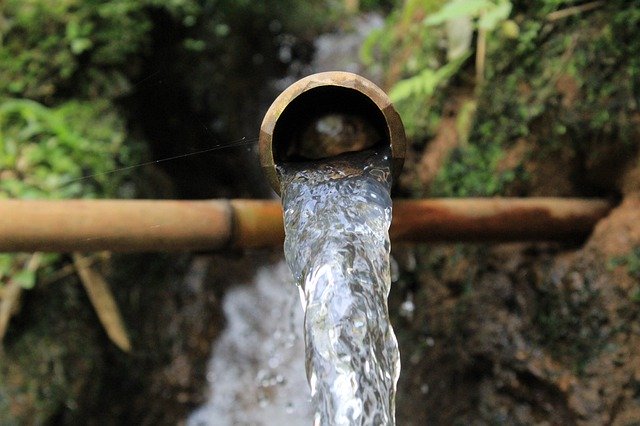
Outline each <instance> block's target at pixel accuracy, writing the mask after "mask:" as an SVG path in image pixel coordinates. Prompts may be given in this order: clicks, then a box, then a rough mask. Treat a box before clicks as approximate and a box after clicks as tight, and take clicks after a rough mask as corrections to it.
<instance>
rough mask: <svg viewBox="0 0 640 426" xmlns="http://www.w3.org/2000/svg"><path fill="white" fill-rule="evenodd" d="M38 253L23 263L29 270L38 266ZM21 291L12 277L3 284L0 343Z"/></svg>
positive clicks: (0, 303)
mask: <svg viewBox="0 0 640 426" xmlns="http://www.w3.org/2000/svg"><path fill="white" fill-rule="evenodd" d="M40 256H41V255H40V253H34V254H32V255H31V257H30V258H29V261H28V262H27V264H26V265H25V268H26V269H27V270H29V271H32V272H33V271H35V270H36V269H38V267H39V266H40ZM21 293H22V285H20V283H19V282H18V281H16V280H14V279H11V278H9V281H8V282H7V284H6V285H5V286H4V290H3V292H2V299H1V300H0V344H1V343H2V341H3V339H4V336H5V334H6V333H7V329H8V328H9V320H10V319H11V316H12V315H13V313H14V310H15V306H16V304H17V302H18V300H20V294H21Z"/></svg>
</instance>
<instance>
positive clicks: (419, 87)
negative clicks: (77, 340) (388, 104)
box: [389, 56, 468, 103]
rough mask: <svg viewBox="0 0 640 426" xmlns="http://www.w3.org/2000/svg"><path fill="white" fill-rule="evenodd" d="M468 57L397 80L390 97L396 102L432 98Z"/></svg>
mask: <svg viewBox="0 0 640 426" xmlns="http://www.w3.org/2000/svg"><path fill="white" fill-rule="evenodd" d="M467 57H468V56H466V57H463V58H460V59H457V60H455V61H453V62H449V63H448V64H446V65H444V66H442V67H440V68H438V69H436V70H432V69H429V68H426V69H424V70H422V71H421V72H420V73H419V74H417V75H414V76H413V77H409V78H407V79H404V80H401V81H399V82H397V83H396V84H395V85H394V86H393V88H392V89H391V91H390V92H389V97H390V98H391V100H392V101H393V102H396V103H400V102H402V101H406V100H409V99H410V98H420V99H425V98H427V99H428V98H431V97H432V96H433V94H434V92H435V91H436V89H437V88H438V87H439V86H440V85H442V84H444V83H446V82H447V80H448V79H449V78H451V77H452V76H453V75H454V74H455V73H456V72H458V70H459V69H460V66H461V65H462V64H463V63H464V61H465V60H466V59H467Z"/></svg>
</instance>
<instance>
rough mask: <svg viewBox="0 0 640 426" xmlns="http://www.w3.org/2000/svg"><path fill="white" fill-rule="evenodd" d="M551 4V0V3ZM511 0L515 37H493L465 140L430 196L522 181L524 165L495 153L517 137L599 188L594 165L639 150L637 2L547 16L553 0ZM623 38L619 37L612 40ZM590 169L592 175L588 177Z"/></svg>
mask: <svg viewBox="0 0 640 426" xmlns="http://www.w3.org/2000/svg"><path fill="white" fill-rule="evenodd" d="M551 3H553V2H551ZM551 3H550V2H543V3H540V4H538V5H537V6H534V5H531V4H529V5H518V4H517V3H516V5H515V10H516V13H515V19H516V21H517V22H519V25H520V32H519V36H518V38H517V39H509V38H500V37H492V38H491V39H490V43H489V53H488V57H487V77H488V78H487V82H486V84H485V85H484V86H483V87H482V88H481V91H480V95H479V99H478V108H477V112H476V117H475V121H474V124H473V126H472V128H471V132H470V135H469V145H468V146H462V147H461V148H459V149H458V150H456V151H455V152H454V153H453V154H452V155H451V158H450V161H449V163H448V164H446V165H445V166H444V168H443V170H442V171H441V173H440V176H439V177H438V182H437V184H436V185H434V188H436V190H435V195H444V196H470V195H484V196H490V195H497V194H504V193H508V192H509V188H511V187H513V185H514V184H516V183H521V182H523V181H527V178H528V176H527V174H526V173H525V170H524V168H523V167H522V166H523V165H522V164H521V163H520V164H512V165H511V167H510V169H509V170H502V169H501V167H500V165H501V163H500V159H501V158H502V157H504V155H505V154H504V152H505V151H506V150H508V149H509V148H510V147H512V146H513V144H514V143H515V142H516V141H517V140H519V139H523V138H524V139H527V140H529V141H530V142H532V143H533V144H532V147H531V148H530V150H531V152H530V154H531V155H530V158H532V159H533V160H536V159H537V160H539V161H548V158H550V157H556V158H558V157H559V155H558V154H559V153H560V152H564V153H565V155H564V158H571V159H573V160H574V161H575V162H576V166H575V167H577V169H576V171H575V173H576V174H585V173H586V174H587V175H586V176H581V177H579V180H580V181H581V183H584V182H587V183H588V185H591V186H594V187H604V186H606V184H608V183H610V181H611V179H609V181H605V182H604V183H601V182H598V180H606V179H607V177H606V176H605V177H603V176H601V175H602V170H603V169H609V171H608V172H607V173H611V172H610V170H611V169H616V168H618V169H619V168H620V167H619V166H618V167H615V166H613V167H611V166H612V164H611V163H612V162H614V163H615V162H618V163H621V162H624V161H626V159H627V158H628V157H630V156H631V154H632V153H633V152H634V151H635V150H637V149H638V140H640V137H639V136H640V132H639V131H638V127H637V117H638V114H639V107H640V83H639V81H640V79H639V78H638V76H639V75H640V59H639V58H640V34H639V33H638V32H637V31H634V29H635V28H637V26H638V25H639V23H640V16H639V15H640V10H639V9H638V4H637V2H624V1H614V2H608V3H607V5H606V6H603V7H601V8H600V9H599V10H596V11H593V12H590V13H588V14H585V16H579V17H569V18H565V19H564V20H560V21H557V22H552V23H548V22H546V20H545V19H546V14H547V13H548V12H549V11H552V10H554V9H553V8H554V7H557V5H556V4H551ZM620 40H624V41H625V42H624V43H620ZM592 175H593V176H592Z"/></svg>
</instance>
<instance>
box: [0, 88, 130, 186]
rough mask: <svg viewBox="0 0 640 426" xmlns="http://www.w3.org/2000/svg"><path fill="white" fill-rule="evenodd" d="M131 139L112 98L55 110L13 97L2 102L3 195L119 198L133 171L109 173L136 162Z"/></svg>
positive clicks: (73, 103) (0, 155) (0, 157)
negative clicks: (128, 142)
mask: <svg viewBox="0 0 640 426" xmlns="http://www.w3.org/2000/svg"><path fill="white" fill-rule="evenodd" d="M125 137H126V133H125V129H124V123H123V121H122V119H121V118H120V117H119V116H118V115H117V113H116V111H115V110H113V108H112V106H111V105H110V104H109V103H108V102H106V101H93V102H77V101H69V102H66V103H63V104H61V105H60V106H58V107H55V108H49V107H46V106H44V105H42V104H40V103H38V102H35V101H31V100H28V99H7V100H5V101H4V102H2V103H1V104H0V170H2V172H1V177H2V179H0V198H78V197H85V198H86V197H88V198H96V197H112V196H116V195H117V192H118V191H117V190H118V187H119V186H120V184H121V183H122V182H123V181H124V180H125V179H126V177H127V174H126V173H117V174H115V175H109V174H105V173H106V172H108V171H110V170H113V169H115V168H117V167H118V166H121V165H123V164H124V163H125V162H126V163H128V162H130V161H132V160H135V158H132V152H131V149H130V148H129V147H128V146H127V145H125V143H124V142H125ZM122 159H124V162H121V161H122ZM85 174H89V175H93V176H92V177H91V178H88V179H82V178H83V176H84V175H85Z"/></svg>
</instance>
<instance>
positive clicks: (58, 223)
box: [0, 198, 611, 252]
mask: <svg viewBox="0 0 640 426" xmlns="http://www.w3.org/2000/svg"><path fill="white" fill-rule="evenodd" d="M610 208H611V205H610V204H609V203H608V202H607V201H604V200H583V199H554V198H529V199H509V198H504V199H500V198H489V199H433V200H400V201H396V202H394V207H393V209H394V210H393V223H392V225H391V230H390V234H391V238H392V240H394V241H410V242H437V241H487V242H492V241H495V242H498V241H551V240H564V239H580V238H584V237H586V236H587V235H588V234H589V233H590V232H591V229H592V228H593V226H594V225H595V223H596V222H597V221H598V220H599V219H601V218H602V217H604V216H605V215H606V214H607V212H608V211H609V210H610ZM283 234H284V232H283V224H282V208H281V206H280V203H279V202H278V201H275V200H268V201H267V200H265V201H259V200H210V201H164V200H60V201H49V200H47V201H44V200H2V201H0V251H1V252H34V251H49V252H73V251H81V252H88V251H99V250H110V251H119V252H135V251H140V252H144V251H209V250H220V249H224V248H233V247H236V248H260V247H270V246H278V245H281V244H282V241H283Z"/></svg>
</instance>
